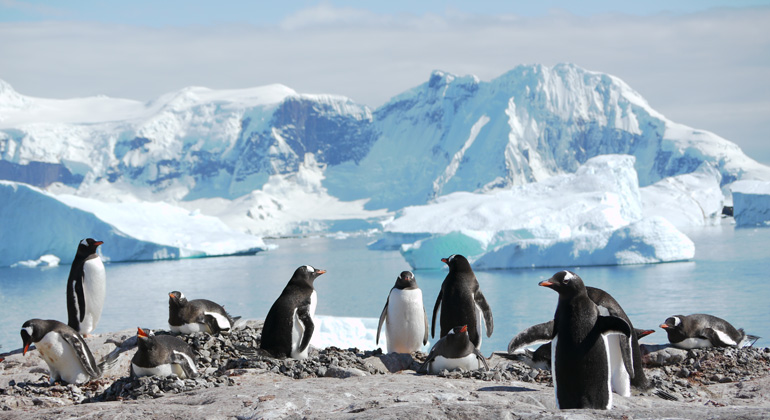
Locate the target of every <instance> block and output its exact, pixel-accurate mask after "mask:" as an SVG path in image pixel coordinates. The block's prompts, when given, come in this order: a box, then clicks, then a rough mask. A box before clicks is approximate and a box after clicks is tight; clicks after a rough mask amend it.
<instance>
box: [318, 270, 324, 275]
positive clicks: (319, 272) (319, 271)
mask: <svg viewBox="0 0 770 420" xmlns="http://www.w3.org/2000/svg"><path fill="white" fill-rule="evenodd" d="M324 273H326V270H318V275H319V276H320V275H321V274H324Z"/></svg>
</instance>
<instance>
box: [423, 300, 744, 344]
mask: <svg viewBox="0 0 770 420" xmlns="http://www.w3.org/2000/svg"><path fill="white" fill-rule="evenodd" d="M422 314H423V316H424V317H425V334H424V335H423V337H422V345H423V346H424V345H426V344H428V313H427V312H425V308H424V307H423V308H422ZM757 340H759V337H757ZM754 341H756V340H754Z"/></svg>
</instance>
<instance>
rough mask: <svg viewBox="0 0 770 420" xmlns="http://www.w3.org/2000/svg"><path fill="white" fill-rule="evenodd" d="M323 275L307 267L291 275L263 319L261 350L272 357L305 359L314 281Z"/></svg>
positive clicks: (313, 299)
mask: <svg viewBox="0 0 770 420" xmlns="http://www.w3.org/2000/svg"><path fill="white" fill-rule="evenodd" d="M325 272H326V270H317V269H315V268H313V267H312V266H309V265H303V266H300V267H299V268H297V270H295V271H294V275H292V276H291V280H289V283H288V284H287V285H286V287H285V288H284V289H283V292H281V295H280V296H278V299H276V301H275V303H273V306H272V307H271V308H270V311H268V313H267V316H266V317H265V324H264V326H263V327H262V341H261V343H260V347H261V348H262V349H264V350H267V351H268V352H269V353H270V354H272V355H273V356H275V357H291V358H294V359H299V360H302V359H307V355H308V348H309V347H310V338H311V337H312V336H313V330H314V329H315V325H314V324H313V316H314V315H315V308H316V305H317V303H318V297H317V295H316V292H315V289H314V288H313V281H314V280H315V279H316V278H317V277H318V276H320V275H321V274H323V273H325Z"/></svg>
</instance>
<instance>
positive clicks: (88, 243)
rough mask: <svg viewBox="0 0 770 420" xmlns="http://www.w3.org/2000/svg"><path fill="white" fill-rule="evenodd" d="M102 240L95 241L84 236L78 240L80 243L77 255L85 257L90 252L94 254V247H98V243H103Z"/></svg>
mask: <svg viewBox="0 0 770 420" xmlns="http://www.w3.org/2000/svg"><path fill="white" fill-rule="evenodd" d="M103 243H104V242H102V241H97V240H95V239H93V238H86V239H83V240H82V241H80V244H79V245H78V252H77V256H78V257H81V258H85V257H87V256H89V255H91V254H96V248H98V247H99V245H101V244H103Z"/></svg>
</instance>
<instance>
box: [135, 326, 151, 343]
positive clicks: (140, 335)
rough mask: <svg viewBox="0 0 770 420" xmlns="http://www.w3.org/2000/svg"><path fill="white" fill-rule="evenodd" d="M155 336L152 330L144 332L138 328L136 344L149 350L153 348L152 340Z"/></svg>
mask: <svg viewBox="0 0 770 420" xmlns="http://www.w3.org/2000/svg"><path fill="white" fill-rule="evenodd" d="M153 337H155V334H153V333H152V331H150V330H143V329H141V328H140V327H136V344H137V345H138V346H139V347H143V348H148V347H152V346H153V344H154V343H153V340H152V338H153Z"/></svg>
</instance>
